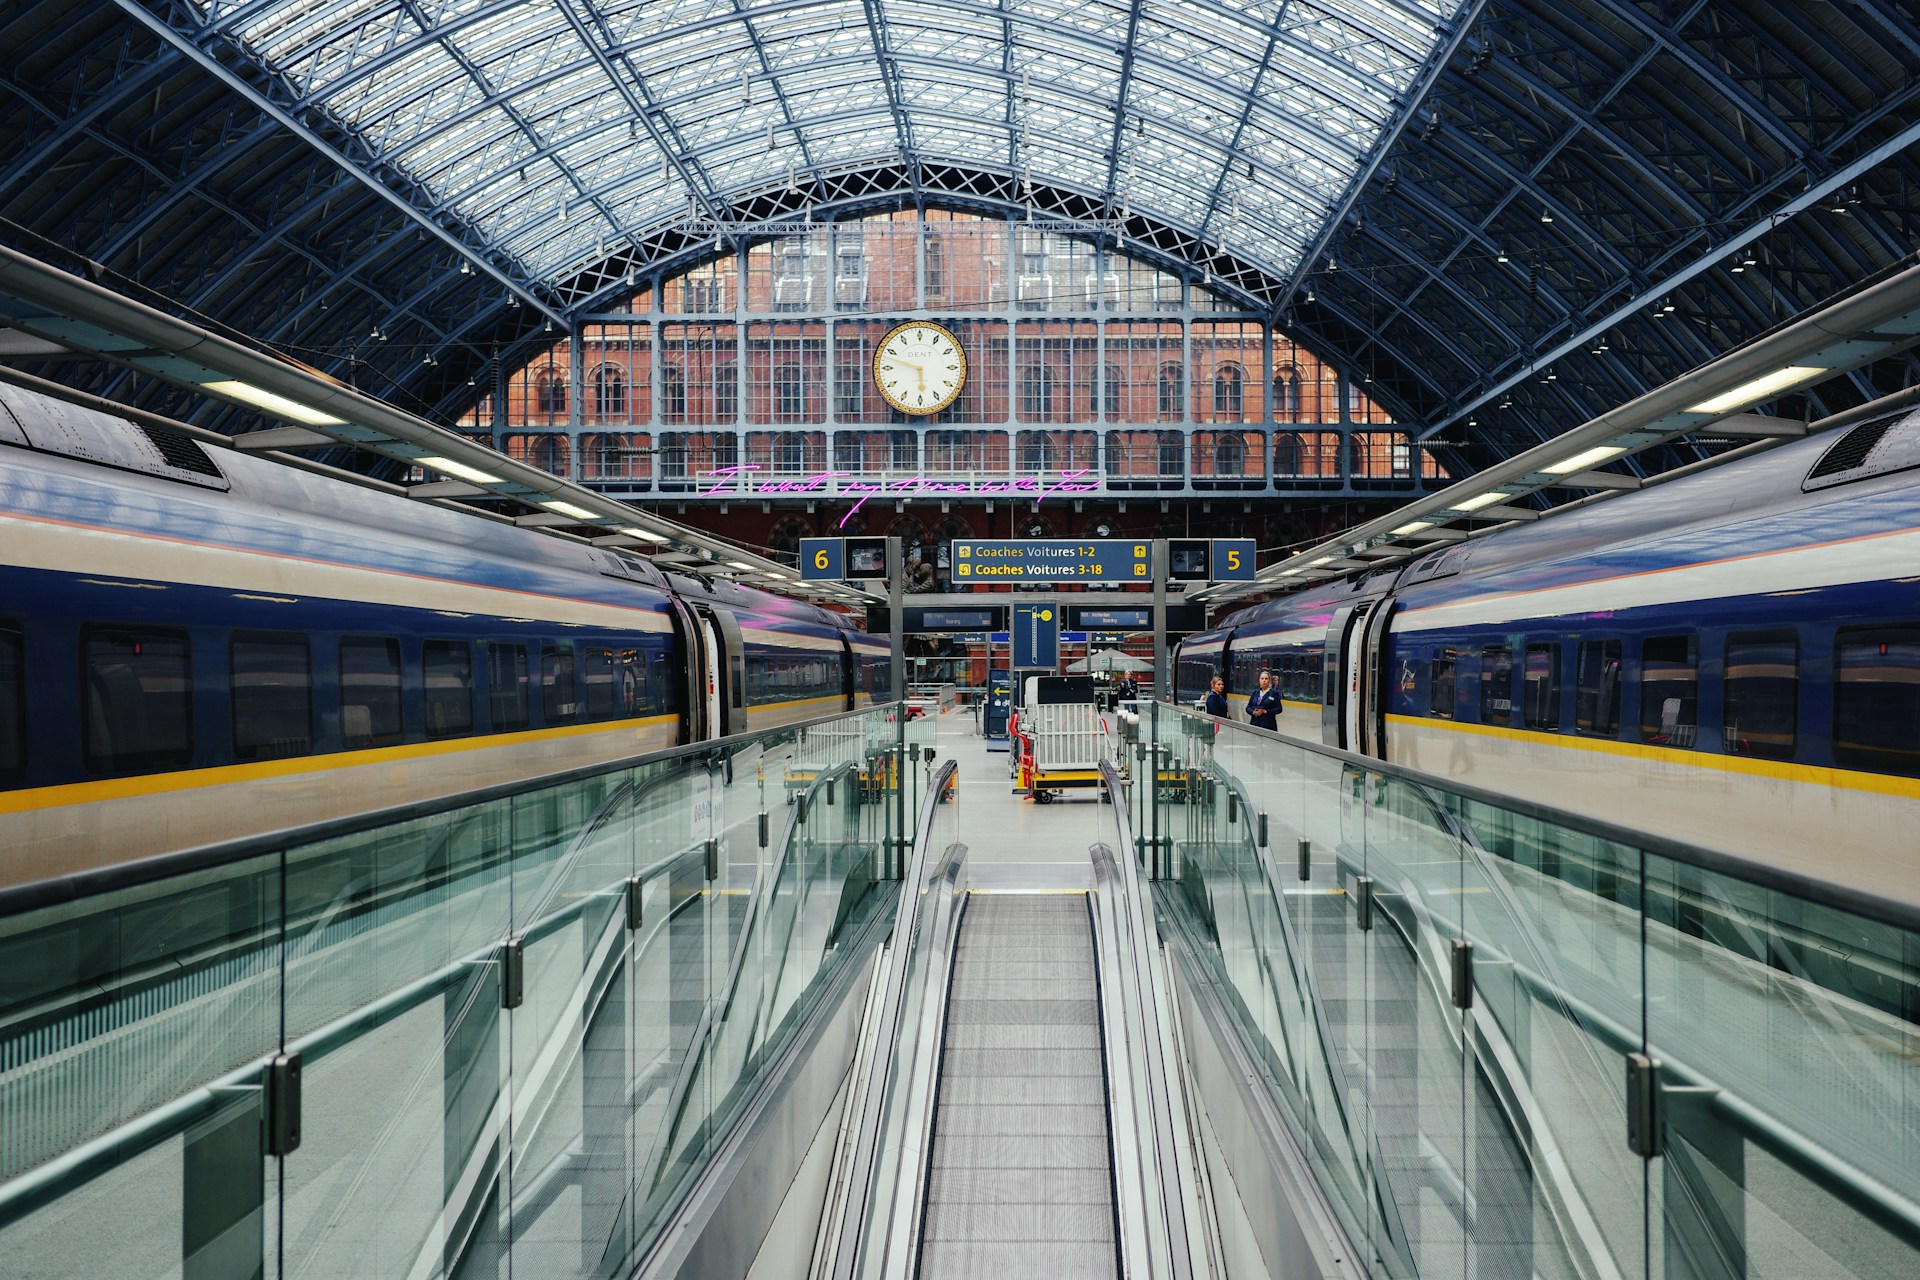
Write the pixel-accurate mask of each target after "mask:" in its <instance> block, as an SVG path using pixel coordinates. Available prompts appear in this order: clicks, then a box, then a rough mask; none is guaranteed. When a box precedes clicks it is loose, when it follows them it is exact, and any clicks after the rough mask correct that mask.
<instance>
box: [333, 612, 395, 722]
mask: <svg viewBox="0 0 1920 1280" xmlns="http://www.w3.org/2000/svg"><path fill="white" fill-rule="evenodd" d="M403 736H404V734H403V733H402V730H401V720H400V642H399V641H398V640H391V639H384V638H381V637H377V636H348V637H346V638H345V639H343V640H341V641H340V737H341V740H342V741H343V742H345V744H346V747H347V750H349V751H354V750H358V749H360V748H362V747H390V746H392V745H393V744H394V743H396V742H398V741H400V739H401V738H402V737H403Z"/></svg>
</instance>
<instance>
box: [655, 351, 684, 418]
mask: <svg viewBox="0 0 1920 1280" xmlns="http://www.w3.org/2000/svg"><path fill="white" fill-rule="evenodd" d="M660 419H661V421H663V422H685V421H686V420H687V375H686V374H685V373H682V372H681V370H680V366H679V365H677V364H670V365H667V366H665V367H663V368H662V369H661V370H660Z"/></svg>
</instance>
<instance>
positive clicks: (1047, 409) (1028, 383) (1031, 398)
mask: <svg viewBox="0 0 1920 1280" xmlns="http://www.w3.org/2000/svg"><path fill="white" fill-rule="evenodd" d="M1053 384H1054V376H1053V366H1052V365H1046V364H1030V365H1028V366H1027V367H1026V368H1024V369H1022V370H1021V371H1020V416H1021V417H1023V418H1025V419H1026V420H1027V421H1029V422H1046V421H1048V420H1049V419H1051V418H1052V417H1053V404H1054V398H1053Z"/></svg>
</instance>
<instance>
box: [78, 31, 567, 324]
mask: <svg viewBox="0 0 1920 1280" xmlns="http://www.w3.org/2000/svg"><path fill="white" fill-rule="evenodd" d="M114 3H115V4H116V5H118V7H119V8H120V10H121V11H122V12H123V13H125V14H127V15H128V16H129V17H131V18H133V19H134V20H135V21H136V22H138V23H139V24H140V25H142V26H144V27H146V28H147V29H148V30H149V31H152V32H153V33H154V34H155V35H157V36H159V37H160V38H161V39H162V40H165V41H166V42H168V43H169V44H171V45H173V46H174V48H176V49H178V50H179V51H180V52H181V54H183V55H184V56H185V57H186V58H188V59H189V60H190V61H192V62H194V63H195V64H196V65H198V66H199V67H200V69H201V70H203V71H205V72H206V73H207V74H209V75H211V76H213V77H214V78H215V79H216V80H218V81H220V82H221V83H222V84H224V85H226V86H227V88H228V89H229V90H231V91H232V92H233V93H235V94H237V95H239V96H240V97H241V98H243V99H244V100H246V101H248V102H251V103H252V104H253V105H254V106H255V107H256V108H258V109H259V110H261V111H264V112H266V113H267V114H268V115H270V116H272V117H273V118H274V119H276V120H278V121H279V122H280V124H281V125H282V126H283V127H284V128H286V129H288V130H289V131H290V132H292V133H293V134H295V135H296V136H297V137H299V138H301V139H302V140H303V141H305V142H306V144H307V145H308V146H310V147H312V148H313V149H314V150H316V151H318V152H320V153H322V154H323V155H325V156H326V158H327V159H328V160H329V161H330V162H332V163H333V164H336V165H338V166H339V167H340V168H341V169H344V170H345V171H347V172H348V173H351V174H353V175H354V177H356V178H358V179H359V180H360V181H361V182H362V183H363V184H365V185H366V187H367V188H368V189H369V190H371V191H373V192H374V193H375V194H377V195H378V196H379V197H380V198H381V199H383V200H385V201H387V202H388V203H389V204H391V205H393V206H394V207H395V208H396V209H399V210H400V211H401V212H402V213H404V214H406V215H407V217H409V218H410V219H412V220H413V221H414V223H415V224H416V225H418V226H420V227H421V228H423V229H424V230H426V231H427V232H428V234H430V235H432V236H433V237H434V238H435V239H438V240H440V241H441V242H442V243H444V244H446V245H447V246H448V247H449V248H451V249H453V251H454V252H455V253H459V254H462V255H464V256H466V257H467V258H468V260H469V261H471V262H472V263H473V264H474V266H475V267H476V268H477V269H478V270H480V271H482V272H485V273H486V274H487V275H490V276H492V277H493V278H494V279H495V280H496V281H498V282H499V283H500V284H501V285H503V286H504V287H506V288H508V289H511V290H512V291H514V292H515V293H517V294H519V295H520V296H521V297H522V298H524V299H525V300H526V301H527V303H528V304H529V305H531V306H534V307H537V308H539V309H540V310H541V311H543V312H546V313H547V314H548V315H550V316H552V317H553V318H554V319H555V320H558V319H560V318H561V316H560V315H559V313H558V312H555V311H553V310H551V309H550V308H549V307H548V306H547V303H546V301H545V300H544V299H543V298H541V297H540V296H539V295H538V294H537V293H535V292H534V291H533V290H531V289H529V288H528V287H527V286H526V285H524V284H522V283H521V282H520V281H518V280H516V279H514V277H513V276H512V275H511V274H509V273H507V272H505V271H502V270H500V269H499V268H498V267H496V266H494V264H493V262H492V260H491V259H490V258H489V257H488V256H487V255H486V254H484V253H477V252H475V250H474V249H473V248H472V247H471V246H469V245H467V244H466V243H465V242H464V241H462V240H461V239H460V238H459V237H457V236H455V235H453V234H452V233H450V232H449V231H447V230H446V228H445V227H443V226H441V225H440V223H439V222H438V221H436V220H435V219H433V218H431V217H428V216H427V215H426V213H425V212H424V211H422V210H421V209H419V208H418V207H417V206H415V205H414V204H413V203H412V202H411V201H409V200H408V199H407V198H406V197H405V196H404V195H402V194H401V193H400V192H398V191H395V190H394V189H393V188H392V187H390V186H388V185H387V184H386V183H384V182H382V181H380V179H379V178H377V177H375V176H374V175H373V174H372V173H370V172H368V171H367V170H366V169H365V168H363V167H362V166H361V165H359V164H358V163H356V162H355V161H354V160H353V159H352V158H351V157H349V156H348V155H346V154H345V153H344V152H342V151H341V150H340V149H339V148H337V147H335V146H333V145H332V144H331V143H329V142H328V141H327V140H326V139H324V138H322V137H320V136H319V135H318V134H317V133H315V132H314V131H313V130H311V129H309V128H308V127H307V126H306V124H305V123H304V122H302V121H301V120H300V119H299V118H298V117H297V116H296V115H295V114H294V113H293V112H292V111H289V110H288V109H286V108H285V107H282V106H281V105H280V104H278V103H276V102H274V101H273V100H272V99H271V98H270V97H268V96H267V95H266V94H264V93H262V92H260V91H259V90H258V89H256V88H254V86H253V85H251V84H249V83H248V82H247V81H246V79H245V78H244V77H242V76H239V75H236V74H235V73H234V72H233V71H231V70H230V69H228V68H227V67H226V66H225V65H224V64H223V63H222V62H221V61H220V60H219V59H218V58H215V57H213V56H212V55H211V54H209V53H208V52H207V51H206V50H205V49H202V48H201V47H200V45H199V44H198V43H196V42H195V40H194V39H193V38H192V37H191V36H189V35H187V34H186V33H184V32H181V31H178V30H176V29H175V28H174V27H173V26H172V24H170V23H168V22H166V21H165V20H163V19H161V18H159V17H156V16H155V15H154V14H152V13H149V12H148V11H147V10H146V9H145V8H144V7H143V6H142V5H141V4H140V3H139V0H114Z"/></svg>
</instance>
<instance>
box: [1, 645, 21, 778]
mask: <svg viewBox="0 0 1920 1280" xmlns="http://www.w3.org/2000/svg"><path fill="white" fill-rule="evenodd" d="M26 769H27V662H26V641H25V639H24V638H23V637H22V636H21V634H20V632H19V630H18V629H17V628H14V627H0V781H6V780H8V779H12V778H17V777H19V776H20V775H21V774H22V773H25V772H26Z"/></svg>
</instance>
